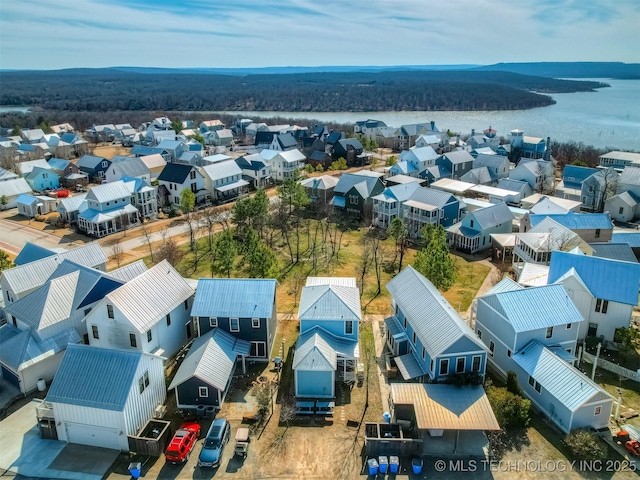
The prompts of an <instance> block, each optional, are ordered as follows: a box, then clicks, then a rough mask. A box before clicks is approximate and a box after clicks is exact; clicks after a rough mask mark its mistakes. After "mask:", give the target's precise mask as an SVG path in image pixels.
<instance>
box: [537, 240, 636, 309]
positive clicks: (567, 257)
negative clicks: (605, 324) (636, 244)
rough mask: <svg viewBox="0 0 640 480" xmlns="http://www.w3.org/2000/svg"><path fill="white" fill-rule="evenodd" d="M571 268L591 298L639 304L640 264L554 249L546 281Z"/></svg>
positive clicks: (559, 275)
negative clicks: (578, 276)
mask: <svg viewBox="0 0 640 480" xmlns="http://www.w3.org/2000/svg"><path fill="white" fill-rule="evenodd" d="M572 268H574V269H575V270H576V272H577V273H578V275H580V278H581V279H582V281H583V282H584V283H585V285H586V286H587V288H588V289H589V291H590V292H591V294H592V295H593V296H594V297H596V298H602V299H603V300H610V301H614V302H619V303H624V304H626V305H637V304H638V288H639V286H640V264H638V263H630V262H621V261H618V260H610V259H607V258H599V257H591V256H587V255H575V254H572V253H567V252H558V251H555V252H553V253H552V254H551V264H550V265H549V283H553V282H555V281H557V280H558V279H559V278H560V277H562V276H563V275H564V274H565V273H567V272H568V271H569V270H571V269H572ZM612 279H615V281H612Z"/></svg>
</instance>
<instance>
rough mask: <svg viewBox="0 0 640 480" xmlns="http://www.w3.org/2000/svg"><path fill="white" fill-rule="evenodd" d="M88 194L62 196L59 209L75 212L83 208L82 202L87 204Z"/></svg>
mask: <svg viewBox="0 0 640 480" xmlns="http://www.w3.org/2000/svg"><path fill="white" fill-rule="evenodd" d="M86 198H87V194H86V193H82V194H80V195H74V196H72V197H67V198H61V199H60V203H59V204H58V211H66V212H75V211H79V210H81V207H80V206H81V205H82V202H85V206H86V205H87V204H86Z"/></svg>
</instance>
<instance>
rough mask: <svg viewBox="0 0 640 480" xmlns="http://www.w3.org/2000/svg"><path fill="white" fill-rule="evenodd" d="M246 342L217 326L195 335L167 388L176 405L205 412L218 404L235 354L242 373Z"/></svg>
mask: <svg viewBox="0 0 640 480" xmlns="http://www.w3.org/2000/svg"><path fill="white" fill-rule="evenodd" d="M249 349H250V343H249V342H248V341H246V340H241V339H238V338H236V337H234V336H232V335H231V334H229V333H227V332H226V331H224V330H223V329H221V328H215V329H213V330H211V331H210V332H208V333H205V334H204V335H202V336H201V337H198V338H196V339H195V340H194V341H193V343H192V344H191V347H190V348H189V352H188V353H187V355H186V357H185V358H184V360H183V361H182V363H181V364H180V367H179V368H178V371H177V372H176V374H175V376H174V377H173V379H172V380H171V384H170V385H169V388H168V390H169V391H171V390H174V389H175V392H176V406H177V407H178V408H179V409H181V410H187V411H189V410H190V411H192V412H193V413H194V414H196V415H197V414H198V412H199V411H200V412H202V413H207V410H209V411H212V410H215V409H219V408H220V407H222V402H223V401H224V398H225V396H226V395H227V392H228V391H229V386H230V385H231V380H232V379H233V375H234V374H235V371H236V366H237V361H238V358H240V359H241V361H242V366H243V370H242V373H245V371H246V370H245V369H244V367H245V360H244V359H245V357H246V356H248V355H249Z"/></svg>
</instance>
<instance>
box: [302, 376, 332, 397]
mask: <svg viewBox="0 0 640 480" xmlns="http://www.w3.org/2000/svg"><path fill="white" fill-rule="evenodd" d="M295 383H296V397H298V398H304V397H309V398H333V397H334V396H335V372H334V371H327V372H313V371H304V370H295Z"/></svg>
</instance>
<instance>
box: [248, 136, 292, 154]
mask: <svg viewBox="0 0 640 480" xmlns="http://www.w3.org/2000/svg"><path fill="white" fill-rule="evenodd" d="M254 144H255V145H256V147H259V148H268V149H270V150H277V151H279V152H284V151H286V150H293V149H296V148H298V141H297V140H296V139H295V137H294V136H293V135H292V134H291V133H276V132H258V133H257V134H256V140H255V143H254Z"/></svg>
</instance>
